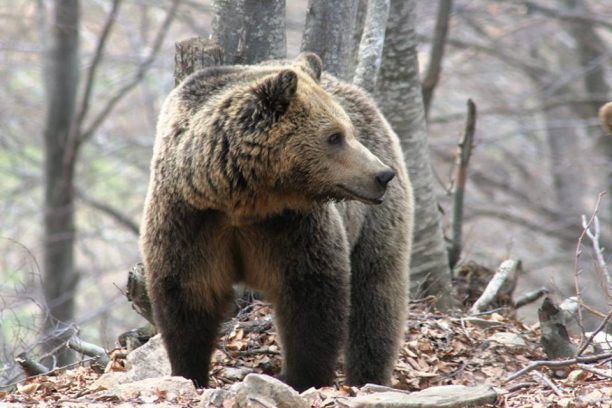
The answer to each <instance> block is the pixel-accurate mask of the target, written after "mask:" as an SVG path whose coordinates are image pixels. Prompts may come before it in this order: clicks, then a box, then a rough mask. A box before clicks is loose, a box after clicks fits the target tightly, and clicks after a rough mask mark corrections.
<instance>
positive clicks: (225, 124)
mask: <svg viewBox="0 0 612 408" xmlns="http://www.w3.org/2000/svg"><path fill="white" fill-rule="evenodd" d="M245 70H246V72H241V73H240V75H238V76H237V77H236V79H235V81H236V82H235V83H233V84H232V85H231V86H228V87H227V89H226V90H224V91H223V92H221V93H220V94H219V95H216V96H214V97H213V98H212V100H211V101H209V102H208V105H209V106H211V105H212V107H211V108H210V109H208V110H207V111H206V113H205V115H204V116H205V118H203V119H202V120H203V121H204V122H205V123H206V128H207V129H206V132H205V133H206V134H207V137H206V139H207V140H205V141H204V143H205V144H206V145H205V146H204V148H203V149H202V150H201V151H202V152H203V155H204V157H205V162H204V163H202V164H203V165H201V166H199V168H200V170H199V171H202V172H207V174H206V175H205V177H196V179H200V180H204V179H206V180H208V183H206V182H202V183H198V184H200V185H202V186H200V187H201V188H200V189H201V190H202V189H204V190H206V191H207V192H208V195H209V196H211V200H210V201H211V202H214V203H215V204H214V205H212V206H213V207H218V209H220V210H223V211H225V212H228V213H233V214H234V215H237V216H265V215H269V214H271V213H278V212H280V211H282V210H285V209H302V208H308V207H310V206H312V205H313V204H315V203H319V202H324V201H326V200H345V199H348V200H360V201H363V202H365V203H368V204H379V203H381V202H382V201H383V196H384V194H385V191H386V188H387V184H388V183H389V181H390V180H391V179H393V177H394V176H395V173H394V171H393V170H392V169H391V168H390V167H389V166H387V165H386V164H384V163H382V162H381V161H380V160H379V159H378V158H377V157H376V156H375V155H374V154H372V153H371V152H370V151H369V150H368V149H367V148H366V147H365V146H364V145H363V144H361V143H360V142H359V141H358V140H357V138H356V137H355V129H354V128H353V125H352V123H351V120H350V118H349V116H348V115H347V113H346V112H345V111H344V109H343V108H342V107H341V106H340V105H339V103H338V102H337V101H336V100H335V99H334V97H333V96H332V95H330V94H329V93H328V92H326V91H325V90H324V89H323V87H322V86H321V85H320V83H319V80H320V76H321V61H320V59H319V58H318V57H317V56H316V55H314V54H312V53H306V54H302V55H300V56H299V57H298V58H297V59H296V60H295V61H293V63H291V64H288V65H281V64H279V65H267V66H265V65H264V66H257V67H245ZM200 140H201V139H200ZM195 150H200V149H199V148H196V149H195ZM194 164H197V163H194ZM206 185H208V188H206ZM210 190H214V193H212V192H211V191H210Z"/></svg>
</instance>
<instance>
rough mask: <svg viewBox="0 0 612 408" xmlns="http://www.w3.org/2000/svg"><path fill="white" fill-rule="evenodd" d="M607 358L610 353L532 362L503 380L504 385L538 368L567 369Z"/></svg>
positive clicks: (611, 353)
mask: <svg viewBox="0 0 612 408" xmlns="http://www.w3.org/2000/svg"><path fill="white" fill-rule="evenodd" d="M607 358H612V352H608V353H601V354H593V355H591V356H579V357H574V358H569V359H567V360H540V361H534V362H533V363H531V364H529V365H528V366H527V367H525V368H523V369H521V370H519V371H517V372H516V373H514V374H512V375H510V376H508V378H506V379H505V380H504V383H508V382H510V381H512V380H516V379H517V378H519V377H521V376H523V375H525V374H527V373H529V372H531V371H533V370H535V369H537V368H540V367H549V368H559V367H567V366H571V365H573V364H578V363H584V364H588V363H595V362H598V361H601V360H605V359H607Z"/></svg>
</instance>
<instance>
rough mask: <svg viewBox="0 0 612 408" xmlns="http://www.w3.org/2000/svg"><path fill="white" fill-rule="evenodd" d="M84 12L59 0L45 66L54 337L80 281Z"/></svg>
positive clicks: (69, 313)
mask: <svg viewBox="0 0 612 408" xmlns="http://www.w3.org/2000/svg"><path fill="white" fill-rule="evenodd" d="M79 15H80V9H79V1H78V0H56V1H55V4H54V14H53V23H52V28H51V38H52V40H51V46H50V49H49V52H48V56H47V64H46V77H45V84H46V92H47V113H46V120H45V130H44V143H45V168H44V171H45V174H44V183H45V193H44V235H43V251H44V255H43V270H44V293H45V300H46V303H47V307H48V311H49V315H48V317H47V318H46V319H45V332H46V335H47V336H52V337H53V336H54V335H55V334H56V333H61V331H62V330H65V329H66V327H65V325H66V324H68V323H69V322H70V321H71V320H72V319H73V317H74V292H75V289H76V286H77V282H78V274H77V272H76V271H75V268H74V232H75V228H74V161H71V160H66V146H67V145H68V139H69V135H70V130H71V125H72V120H73V116H74V111H75V103H76V95H77V87H78V83H79V17H80V16H79ZM71 334H72V333H65V335H64V336H62V335H60V336H59V337H55V338H51V339H50V340H49V341H48V342H47V343H46V347H47V349H49V350H51V349H54V348H55V347H57V346H58V345H59V344H61V343H62V342H65V341H66V340H67V338H69V337H70V336H71ZM72 356H73V353H71V352H69V351H67V350H65V351H63V352H61V353H59V354H58V355H57V357H58V365H65V364H67V363H69V362H71V360H72Z"/></svg>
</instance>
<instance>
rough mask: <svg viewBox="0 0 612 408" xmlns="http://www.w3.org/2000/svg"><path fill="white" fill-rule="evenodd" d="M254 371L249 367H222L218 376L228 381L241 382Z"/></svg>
mask: <svg viewBox="0 0 612 408" xmlns="http://www.w3.org/2000/svg"><path fill="white" fill-rule="evenodd" d="M253 371H254V370H253V369H252V368H249V367H223V368H222V369H221V373H220V375H221V376H222V377H224V378H227V379H228V380H230V381H233V382H236V381H242V380H243V379H244V377H245V376H246V375H247V374H251V373H252V372H253Z"/></svg>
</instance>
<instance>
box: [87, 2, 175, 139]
mask: <svg viewBox="0 0 612 408" xmlns="http://www.w3.org/2000/svg"><path fill="white" fill-rule="evenodd" d="M180 3H181V0H173V2H172V5H171V6H170V10H168V13H166V18H165V19H164V21H163V22H162V24H161V27H160V29H159V31H158V32H157V36H156V37H155V39H154V40H153V45H152V46H151V52H150V53H149V55H148V56H147V58H145V59H144V61H142V63H141V64H140V65H139V66H138V69H137V70H136V74H135V75H134V77H133V78H132V79H131V80H130V81H128V83H127V84H125V85H124V86H123V87H121V88H120V89H119V90H118V91H117V92H116V93H115V95H114V96H112V97H111V98H110V99H109V100H108V101H107V102H106V105H105V106H104V108H102V110H101V111H100V113H99V114H98V116H96V118H95V119H94V120H92V122H91V124H90V125H89V127H88V128H87V129H86V130H83V132H82V134H81V139H80V140H81V141H82V142H84V141H86V140H88V139H90V138H91V137H92V136H93V134H94V133H95V132H96V130H97V129H98V127H100V125H101V124H102V122H104V120H105V119H106V117H107V116H108V115H109V114H110V113H111V112H112V110H113V109H114V108H115V106H116V105H117V104H118V103H119V102H120V101H121V100H122V99H123V97H124V96H126V95H127V94H128V93H129V92H130V91H131V90H132V88H134V87H135V86H136V85H138V84H139V83H140V81H141V80H142V79H143V78H144V77H145V75H146V73H147V72H148V71H149V68H151V66H152V65H153V62H154V61H155V58H157V54H159V51H160V49H161V46H162V44H163V43H164V39H165V38H166V34H167V33H168V29H169V28H170V24H172V21H174V16H175V15H176V10H177V9H178V7H179V5H180Z"/></svg>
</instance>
